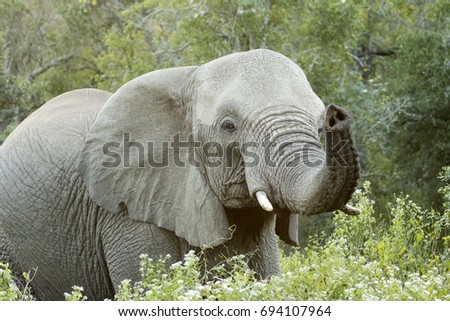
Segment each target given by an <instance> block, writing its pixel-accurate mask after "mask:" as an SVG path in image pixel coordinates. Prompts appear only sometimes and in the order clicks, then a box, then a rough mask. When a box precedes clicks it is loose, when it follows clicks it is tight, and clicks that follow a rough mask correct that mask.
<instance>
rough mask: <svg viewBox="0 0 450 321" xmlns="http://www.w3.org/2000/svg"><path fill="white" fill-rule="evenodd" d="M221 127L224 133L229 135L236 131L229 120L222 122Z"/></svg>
mask: <svg viewBox="0 0 450 321" xmlns="http://www.w3.org/2000/svg"><path fill="white" fill-rule="evenodd" d="M221 127H222V129H223V130H224V131H226V132H229V133H232V132H234V131H236V125H235V124H234V123H233V122H232V121H231V120H229V119H226V120H224V121H223V122H222V126H221Z"/></svg>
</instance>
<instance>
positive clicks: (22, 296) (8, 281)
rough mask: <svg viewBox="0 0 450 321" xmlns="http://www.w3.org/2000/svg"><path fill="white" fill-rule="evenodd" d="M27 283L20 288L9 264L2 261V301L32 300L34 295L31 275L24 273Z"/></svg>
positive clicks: (0, 275)
mask: <svg viewBox="0 0 450 321" xmlns="http://www.w3.org/2000/svg"><path fill="white" fill-rule="evenodd" d="M23 279H24V281H25V285H24V286H23V290H20V289H19V288H18V287H17V285H16V283H15V282H14V281H15V280H14V277H13V275H12V272H11V270H10V269H9V266H8V264H4V263H1V262H0V301H32V300H34V299H33V296H32V295H31V293H30V287H29V284H30V282H31V278H30V275H29V274H28V273H23Z"/></svg>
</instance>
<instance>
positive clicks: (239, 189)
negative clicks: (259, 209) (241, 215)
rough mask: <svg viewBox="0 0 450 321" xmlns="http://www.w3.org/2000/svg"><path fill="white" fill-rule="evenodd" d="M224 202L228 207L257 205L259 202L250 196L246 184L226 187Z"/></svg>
mask: <svg viewBox="0 0 450 321" xmlns="http://www.w3.org/2000/svg"><path fill="white" fill-rule="evenodd" d="M222 204H223V205H224V206H225V207H228V208H242V207H253V206H257V205H258V203H257V202H256V201H255V200H254V199H253V198H251V197H250V194H249V192H248V188H247V186H246V184H245V183H244V184H233V185H230V186H227V187H225V188H224V193H223V199H222Z"/></svg>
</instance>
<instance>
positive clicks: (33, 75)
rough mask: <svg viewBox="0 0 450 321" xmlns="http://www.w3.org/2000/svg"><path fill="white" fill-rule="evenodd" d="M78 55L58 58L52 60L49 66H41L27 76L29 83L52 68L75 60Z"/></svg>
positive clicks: (71, 54)
mask: <svg viewBox="0 0 450 321" xmlns="http://www.w3.org/2000/svg"><path fill="white" fill-rule="evenodd" d="M77 55H78V53H76V52H72V53H70V54H67V55H63V56H60V57H57V58H55V59H53V60H51V61H50V62H49V63H47V64H45V65H43V66H41V67H39V68H36V69H35V70H33V71H32V72H31V73H29V74H28V75H27V77H26V80H27V81H29V82H33V81H34V79H35V78H36V77H37V76H39V75H40V74H42V73H44V72H46V71H47V70H49V69H50V68H53V67H56V66H58V65H60V64H62V63H65V62H67V61H69V60H71V59H73V58H75V57H76V56H77Z"/></svg>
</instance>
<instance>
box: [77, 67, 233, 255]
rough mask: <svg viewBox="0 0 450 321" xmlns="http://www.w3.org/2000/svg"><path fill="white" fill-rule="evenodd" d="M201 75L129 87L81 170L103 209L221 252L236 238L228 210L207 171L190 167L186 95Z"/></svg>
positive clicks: (111, 108) (100, 124) (95, 135)
mask: <svg viewBox="0 0 450 321" xmlns="http://www.w3.org/2000/svg"><path fill="white" fill-rule="evenodd" d="M195 69H196V67H184V68H173V69H166V70H159V71H155V72H151V73H148V74H145V75H143V76H141V77H138V78H136V79H134V80H132V81H130V82H128V83H127V84H125V85H124V86H123V87H121V88H120V89H119V90H118V91H117V92H116V93H115V94H114V95H112V96H111V97H110V99H109V100H108V101H107V102H106V103H105V106H104V107H103V108H102V110H101V111H100V113H99V115H98V117H97V118H96V120H95V122H94V124H93V125H92V127H91V129H90V131H89V133H88V135H87V138H86V141H85V144H84V146H83V148H82V150H81V153H80V156H79V160H78V164H77V170H78V172H79V174H80V176H81V178H82V180H83V181H84V183H85V185H86V187H87V189H88V193H89V196H90V197H91V198H92V199H93V200H94V201H95V202H96V203H98V204H99V205H100V206H101V207H102V208H104V209H106V210H108V211H110V212H112V213H119V212H121V211H123V210H126V212H127V213H128V215H129V217H130V218H132V219H134V220H140V221H144V222H149V223H153V224H156V225H157V226H159V227H162V228H165V229H167V230H170V231H173V232H175V233H176V235H178V236H180V237H181V238H184V239H185V240H187V241H188V242H189V244H190V245H192V246H215V245H217V244H220V243H223V242H224V241H226V240H227V239H229V238H230V237H231V236H230V231H229V229H228V228H229V226H228V221H227V217H226V214H225V210H224V208H223V207H222V204H221V203H220V201H219V199H218V198H217V196H216V195H215V193H214V192H213V190H212V189H211V187H210V186H209V184H208V182H207V181H206V179H205V175H204V174H203V172H202V169H201V168H200V167H199V166H193V164H190V163H189V162H188V159H189V158H192V157H189V155H191V156H192V153H190V154H189V148H187V144H188V143H187V137H188V135H189V134H191V125H190V122H189V121H187V119H188V117H189V114H190V113H189V112H188V111H187V110H186V107H185V106H184V104H183V103H182V101H183V100H184V99H182V97H181V95H182V92H187V90H184V89H183V88H188V87H185V86H187V84H188V83H189V81H190V79H191V77H192V74H193V73H194V71H195ZM186 100H187V98H186ZM175 137H177V138H175ZM174 140H175V142H174ZM176 140H178V141H181V143H177V142H176ZM174 144H178V148H175V147H176V146H174ZM180 146H181V147H182V148H180ZM176 149H178V150H179V153H177V154H175V153H174V152H176V151H177V150H176ZM191 152H192V150H191ZM191 163H193V162H192V161H191Z"/></svg>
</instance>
